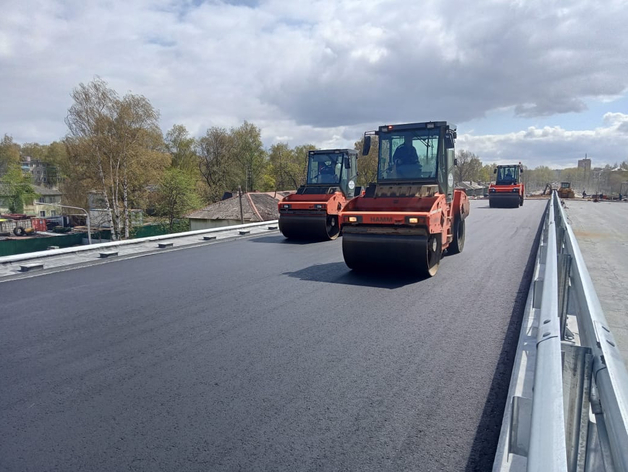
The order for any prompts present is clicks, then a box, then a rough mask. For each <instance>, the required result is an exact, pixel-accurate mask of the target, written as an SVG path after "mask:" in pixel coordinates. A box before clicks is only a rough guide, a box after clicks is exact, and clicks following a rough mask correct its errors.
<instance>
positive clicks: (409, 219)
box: [340, 121, 469, 277]
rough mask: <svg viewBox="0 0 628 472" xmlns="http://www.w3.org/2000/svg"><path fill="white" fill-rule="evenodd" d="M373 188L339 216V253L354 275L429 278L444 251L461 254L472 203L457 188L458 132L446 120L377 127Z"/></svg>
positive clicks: (366, 142) (368, 140)
mask: <svg viewBox="0 0 628 472" xmlns="http://www.w3.org/2000/svg"><path fill="white" fill-rule="evenodd" d="M373 135H375V136H377V137H378V146H379V154H378V173H377V182H376V183H373V184H370V185H369V186H368V187H367V189H366V191H365V193H364V195H361V196H357V197H356V198H354V199H353V200H351V201H350V202H348V203H347V205H346V206H345V207H344V209H343V210H342V212H341V213H340V220H341V226H342V235H343V236H342V253H343V256H344V260H345V263H346V264H347V266H349V267H350V268H351V269H353V270H357V271H372V270H378V271H379V270H381V269H385V270H386V269H387V270H392V271H394V272H397V273H401V272H403V273H409V274H412V275H415V276H421V277H431V276H434V275H435V274H436V272H437V271H438V267H439V264H440V261H441V257H442V255H443V252H444V251H447V253H448V254H457V253H459V252H461V251H462V250H463V248H464V241H465V219H466V217H467V216H468V215H469V199H468V197H467V194H466V193H465V192H464V191H463V190H459V189H455V188H454V176H453V171H454V165H455V163H456V162H455V149H454V142H455V139H456V136H457V135H456V128H455V126H453V125H448V124H447V122H446V121H430V122H423V123H410V124H398V125H385V126H380V127H379V129H378V130H377V131H369V132H366V133H365V135H364V148H363V150H362V154H363V155H366V154H368V152H369V150H370V146H371V136H373Z"/></svg>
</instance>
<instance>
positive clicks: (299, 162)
mask: <svg viewBox="0 0 628 472" xmlns="http://www.w3.org/2000/svg"><path fill="white" fill-rule="evenodd" d="M315 149H316V146H314V145H313V144H302V145H300V146H296V147H295V148H294V149H293V152H294V162H295V166H294V167H293V168H292V171H291V172H290V174H289V179H290V181H291V182H292V183H293V184H294V188H295V189H297V188H299V187H300V186H301V185H305V183H306V182H307V163H308V160H309V156H310V151H314V150H315Z"/></svg>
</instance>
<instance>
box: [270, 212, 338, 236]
mask: <svg viewBox="0 0 628 472" xmlns="http://www.w3.org/2000/svg"><path fill="white" fill-rule="evenodd" d="M279 230H280V231H281V233H282V234H283V235H284V236H285V237H286V238H288V239H295V240H301V241H329V240H332V239H336V238H337V237H338V234H339V233H340V230H339V228H338V219H337V217H336V215H327V214H323V215H312V216H309V215H308V216H303V215H280V216H279Z"/></svg>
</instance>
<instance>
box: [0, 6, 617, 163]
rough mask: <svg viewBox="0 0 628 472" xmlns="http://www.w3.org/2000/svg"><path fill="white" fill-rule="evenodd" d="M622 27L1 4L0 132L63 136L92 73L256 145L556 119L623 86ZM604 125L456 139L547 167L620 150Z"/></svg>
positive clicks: (579, 19)
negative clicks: (412, 127)
mask: <svg viewBox="0 0 628 472" xmlns="http://www.w3.org/2000/svg"><path fill="white" fill-rule="evenodd" d="M627 20H628V13H627V10H626V9H625V2H624V0H602V1H598V0H570V1H569V2H560V4H559V3H558V2H549V3H548V2H547V1H545V0H544V1H541V0H527V1H525V2H523V1H519V2H515V1H493V0H484V1H478V2H468V1H462V0H451V1H450V2H442V1H438V0H426V1H422V2H416V1H414V0H389V1H379V0H372V1H366V0H344V1H342V2H338V1H336V0H308V1H306V0H293V1H289V2H288V1H285V0H266V1H264V0H260V1H256V0H230V1H228V2H226V1H219V0H213V1H207V2H200V1H197V0H185V1H179V2H177V1H174V0H153V1H151V0H138V1H134V2H126V1H122V0H110V1H94V2H84V1H79V0H23V1H21V2H12V3H11V4H10V5H5V6H4V7H3V15H2V16H0V89H1V90H3V92H4V93H3V98H2V101H1V103H0V135H1V134H3V133H8V134H11V135H13V137H14V138H15V139H16V141H18V142H25V141H38V142H49V141H51V140H54V139H58V138H60V137H62V136H63V135H64V134H65V133H66V128H65V125H64V122H63V119H64V117H65V115H66V113H67V109H68V107H69V106H70V104H71V101H70V96H69V94H70V91H71V90H72V88H73V87H75V86H76V85H78V84H79V83H80V82H88V81H89V80H91V79H92V78H93V77H94V76H95V75H99V76H101V77H102V78H103V79H105V80H106V81H107V82H108V83H109V85H110V86H111V87H113V88H115V89H116V90H117V91H118V92H119V93H121V94H124V93H126V92H127V91H132V92H133V93H140V94H143V95H145V96H146V97H148V98H149V99H150V100H151V102H152V103H153V104H154V105H155V106H156V107H157V108H158V109H159V110H160V111H161V116H162V121H161V122H162V127H163V128H164V130H166V129H168V128H170V127H171V126H172V124H174V123H182V124H184V125H186V126H187V127H188V129H189V130H190V131H191V132H192V133H193V134H195V135H200V134H202V133H203V131H204V130H205V129H206V128H208V127H210V126H223V127H227V128H228V127H230V126H236V125H238V124H239V123H241V122H242V121H243V120H245V119H246V120H248V121H251V122H253V123H255V124H256V125H258V126H260V127H261V128H262V129H263V136H264V139H265V142H267V143H268V144H271V143H272V142H275V141H276V140H277V137H290V139H289V141H290V143H291V144H301V143H306V142H312V143H315V144H319V145H330V146H332V145H333V146H346V145H351V144H352V143H353V142H354V141H355V140H357V139H359V138H360V136H361V134H362V132H363V131H364V130H365V129H372V128H373V127H374V126H376V125H378V124H382V123H391V122H404V121H421V120H428V119H446V120H449V121H453V122H455V123H457V124H459V125H460V126H459V129H460V130H461V131H462V130H463V129H464V126H463V124H464V122H465V121H469V120H472V119H477V118H481V117H483V116H485V114H487V113H488V112H491V111H494V110H505V109H507V110H512V113H514V114H516V115H518V116H520V117H522V118H525V119H529V120H531V119H532V118H533V117H538V116H546V117H547V116H549V117H555V118H556V121H555V122H556V123H557V124H559V123H560V114H562V113H567V112H581V111H582V110H584V109H585V107H586V106H585V102H587V101H590V100H591V99H593V100H600V101H603V100H609V99H611V98H613V97H618V96H622V94H625V93H626V91H627V90H628V62H627V61H626V60H625V58H626V57H628V28H625V24H626V22H627ZM608 105H609V110H610V107H611V106H612V103H609V104H608ZM607 119H608V120H612V119H614V118H612V117H611V118H607ZM620 121H621V120H620ZM613 123H614V122H605V123H604V126H603V127H602V128H595V129H593V130H592V131H591V132H584V131H573V132H570V131H566V130H563V129H562V128H560V127H559V126H556V127H551V128H549V129H537V128H533V129H532V130H528V131H525V132H523V131H522V132H520V133H514V134H513V135H512V137H511V136H510V135H505V136H504V137H496V136H485V137H482V136H480V134H482V129H481V127H480V126H478V125H477V124H476V125H475V126H474V128H475V129H476V132H477V133H478V134H477V135H476V134H475V133H474V134H473V135H471V134H469V135H468V136H469V138H466V137H465V139H468V143H469V144H473V145H477V146H479V149H481V152H483V153H485V154H486V155H487V156H491V158H492V157H493V156H494V158H495V159H498V158H502V157H503V158H506V157H505V156H507V155H509V153H511V152H513V151H514V150H516V151H517V152H519V153H521V154H522V155H530V158H531V159H542V158H547V156H550V154H551V153H553V152H555V151H556V152H559V151H560V152H559V154H558V155H552V157H551V158H552V159H556V162H558V163H560V162H566V160H567V159H568V158H569V159H575V156H574V157H568V156H567V154H569V153H572V152H573V153H584V152H589V153H592V152H597V151H598V150H602V149H604V150H605V151H604V153H605V154H607V155H613V156H615V155H619V154H621V149H622V148H621V147H622V146H625V142H624V141H623V140H622V139H623V136H626V134H627V133H626V129H627V128H628V125H627V124H626V123H625V121H621V123H619V124H616V125H615V124H613ZM595 126H597V124H591V125H590V126H589V127H590V128H594V127H595ZM601 129H614V130H615V131H614V133H615V134H614V135H612V136H607V137H606V138H602V137H600V130H601ZM587 133H588V134H587ZM587 140H589V141H587ZM461 141H462V140H461ZM462 142H463V143H464V144H466V142H464V141H462ZM559 142H562V143H564V146H559V145H558V144H557V143H559ZM518 143H519V144H520V143H525V144H526V146H528V145H531V147H530V148H529V149H528V148H525V149H521V150H519V149H518V148H516V145H517V144H518ZM531 143H532V144H531ZM613 143H614V144H613ZM513 146H515V147H513ZM569 146H571V147H569ZM580 147H581V148H583V149H582V150H579V148H580ZM585 148H586V149H585ZM591 148H595V149H594V150H591ZM561 153H562V154H561ZM620 160H621V159H620Z"/></svg>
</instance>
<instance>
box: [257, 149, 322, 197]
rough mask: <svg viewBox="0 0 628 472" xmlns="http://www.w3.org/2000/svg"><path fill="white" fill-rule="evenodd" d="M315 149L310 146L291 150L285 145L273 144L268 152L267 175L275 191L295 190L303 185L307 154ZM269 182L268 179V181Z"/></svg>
mask: <svg viewBox="0 0 628 472" xmlns="http://www.w3.org/2000/svg"><path fill="white" fill-rule="evenodd" d="M314 149H316V148H315V147H314V146H313V145H311V144H306V145H303V146H297V147H296V148H294V149H291V148H290V146H288V144H287V143H278V144H273V145H272V146H271V147H270V152H269V156H268V157H269V162H270V166H269V174H270V176H271V177H272V180H273V181H274V186H273V189H275V190H296V189H297V188H299V187H300V186H301V185H303V184H305V181H306V177H307V176H306V174H307V160H308V152H309V151H311V150H314ZM269 180H270V179H269Z"/></svg>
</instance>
